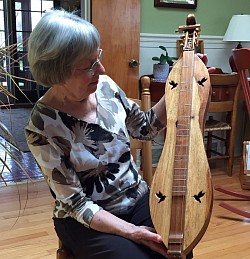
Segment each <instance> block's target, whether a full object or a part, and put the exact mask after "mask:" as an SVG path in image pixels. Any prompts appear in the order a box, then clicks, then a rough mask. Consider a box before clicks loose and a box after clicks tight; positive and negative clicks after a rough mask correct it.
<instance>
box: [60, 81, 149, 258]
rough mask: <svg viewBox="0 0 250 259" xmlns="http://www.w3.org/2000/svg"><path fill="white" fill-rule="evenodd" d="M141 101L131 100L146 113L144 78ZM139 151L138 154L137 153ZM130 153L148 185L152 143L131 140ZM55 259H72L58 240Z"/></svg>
mask: <svg viewBox="0 0 250 259" xmlns="http://www.w3.org/2000/svg"><path fill="white" fill-rule="evenodd" d="M141 86H142V89H141V99H140V100H139V99H132V100H133V101H135V102H136V103H138V104H139V105H140V106H141V108H142V110H143V111H147V110H149V109H150V107H151V97H150V91H149V86H150V78H149V77H147V76H145V77H143V78H141ZM138 150H140V152H138ZM131 153H132V155H133V157H134V160H136V157H137V154H138V153H140V154H141V156H140V157H141V158H140V159H141V163H140V170H139V172H140V174H141V175H142V176H143V178H144V179H145V181H146V182H147V183H148V184H149V185H150V184H151V182H152V179H153V173H152V171H153V170H152V143H151V141H145V142H142V141H139V140H135V139H132V138H131ZM57 259H74V256H73V255H72V253H71V251H69V249H67V248H66V247H65V245H64V244H62V242H61V240H60V239H59V248H58V249H57Z"/></svg>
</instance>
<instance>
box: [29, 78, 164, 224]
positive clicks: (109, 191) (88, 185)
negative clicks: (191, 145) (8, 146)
mask: <svg viewBox="0 0 250 259" xmlns="http://www.w3.org/2000/svg"><path fill="white" fill-rule="evenodd" d="M96 99H97V118H96V123H87V122H85V121H82V120H79V119H77V118H75V117H72V116H70V115H68V114H66V113H63V112H60V111H59V110H56V109H53V108H51V107H48V106H46V105H44V104H43V103H42V102H39V101H38V102H37V103H36V105H35V106H34V108H33V110H32V112H31V116H30V120H29V122H28V125H27V126H26V128H25V134H26V139H27V143H28V145H29V148H30V151H31V152H32V154H33V156H34V157H35V159H36V161H37V163H38V165H39V167H40V168H41V171H42V173H43V175H44V177H45V179H46V180H47V182H48V185H49V187H50V188H51V190H52V193H53V194H54V196H55V198H56V202H55V210H54V217H57V218H64V217H73V218H75V219H76V220H77V221H79V222H81V223H82V224H84V225H85V226H86V227H89V224H90V222H91V219H92V218H93V216H94V214H95V213H96V212H97V211H99V210H101V209H105V210H107V211H109V212H111V213H113V214H115V215H119V214H122V213H125V212H126V211H127V210H128V208H129V207H131V206H133V205H134V204H135V203H136V201H137V200H138V199H139V198H140V197H141V196H142V195H143V194H144V193H146V192H147V191H148V186H147V184H146V182H145V181H144V180H143V179H142V178H141V176H140V175H139V174H138V170H137V167H136V165H135V163H134V161H133V158H132V156H131V153H130V142H129V135H131V136H132V137H134V138H138V139H141V140H149V139H152V138H153V137H154V136H155V135H156V134H157V133H158V132H159V131H160V130H161V129H162V128H163V127H164V126H163V125H162V124H161V123H160V121H159V120H158V119H157V118H156V116H155V113H154V112H153V110H152V109H151V110H149V111H148V112H147V113H144V112H142V111H141V110H140V109H139V107H138V105H137V104H136V103H134V102H132V101H131V100H130V99H128V98H126V96H125V94H124V92H123V91H122V90H121V89H120V88H119V87H118V86H117V85H116V84H115V82H114V81H112V80H111V79H110V78H109V77H108V76H106V75H105V76H104V75H103V76H100V78H99V83H98V87H97V91H96Z"/></svg>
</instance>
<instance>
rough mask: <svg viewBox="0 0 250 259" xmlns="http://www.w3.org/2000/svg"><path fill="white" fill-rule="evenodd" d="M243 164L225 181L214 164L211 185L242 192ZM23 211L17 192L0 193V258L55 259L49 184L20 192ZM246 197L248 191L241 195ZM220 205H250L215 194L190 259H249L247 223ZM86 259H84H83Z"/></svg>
mask: <svg viewBox="0 0 250 259" xmlns="http://www.w3.org/2000/svg"><path fill="white" fill-rule="evenodd" d="M240 165H241V160H239V159H236V161H235V166H234V171H233V176H232V177H228V176H227V174H226V166H225V164H224V163H222V161H213V162H212V168H211V172H212V182H213V185H214V186H215V185H222V186H224V187H226V188H230V189H231V190H235V191H242V189H241V186H240V181H239V170H240ZM19 191H20V194H21V197H20V198H21V201H22V208H23V206H24V204H25V203H26V202H27V205H26V208H25V210H24V211H23V209H22V210H21V215H20V217H19V218H18V215H19V198H18V190H17V187H16V186H9V187H0V204H1V206H0V233H1V235H0V258H4V259H14V258H15V259H17V258H20V259H45V258H46V259H55V258H56V249H57V248H58V239H57V236H56V234H55V232H54V227H53V224H52V210H53V203H54V200H53V198H52V197H51V194H50V192H49V189H48V187H47V184H46V183H45V182H37V183H35V184H30V183H29V185H28V195H29V197H28V199H27V185H26V184H23V185H20V186H19ZM245 192H246V193H249V191H245ZM221 201H226V202H227V203H229V204H231V205H234V206H237V207H238V208H240V209H244V210H248V211H250V203H249V201H242V200H241V199H236V198H233V197H230V196H228V195H226V194H223V193H220V192H217V191H214V206H213V211H212V217H211V219H210V224H209V226H208V228H207V231H206V233H205V234H204V236H203V237H202V239H201V241H200V242H199V243H198V245H197V246H196V247H195V249H194V259H211V258H213V259H238V258H240V259H249V254H250V242H249V233H250V220H248V219H246V218H244V217H241V216H239V215H236V214H234V213H231V212H230V211H227V210H225V209H223V208H222V207H220V206H219V203H220V202H221ZM86 259H87V258H86Z"/></svg>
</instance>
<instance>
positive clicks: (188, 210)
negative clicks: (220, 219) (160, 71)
mask: <svg viewBox="0 0 250 259" xmlns="http://www.w3.org/2000/svg"><path fill="white" fill-rule="evenodd" d="M183 57H184V58H180V59H179V60H178V62H177V63H176V65H175V66H174V67H173V69H172V71H171V73H170V75H169V77H168V80H167V82H166V89H165V92H166V111H167V133H166V138H165V143H164V147H163V152H162V155H161V158H160V161H159V163H158V166H157V169H156V172H155V176H154V178H153V182H152V185H151V194H150V210H151V216H152V220H153V223H154V225H155V228H156V230H157V232H158V233H159V234H160V235H162V238H163V241H164V243H165V245H166V246H167V247H168V249H169V253H171V254H177V253H178V251H181V252H183V253H184V254H188V253H189V252H190V251H191V250H192V249H193V248H194V247H195V245H196V244H197V243H198V242H199V240H200V239H201V237H202V235H203V234H204V233H205V230H206V228H207V225H208V223H209V219H210V215H211V210H212V199H213V198H212V195H213V191H212V185H211V175H210V169H209V165H208V161H207V156H206V152H205V149H204V143H203V134H202V130H203V127H204V119H205V118H204V114H205V111H206V107H207V103H208V96H209V92H210V81H209V75H208V72H207V69H206V67H205V66H204V64H203V63H202V62H201V61H200V59H199V58H198V57H197V56H196V55H194V52H184V53H183ZM203 79H205V80H203ZM199 81H204V82H203V83H202V84H200V83H199ZM158 193H162V194H163V195H164V196H165V200H164V201H162V202H161V201H159V197H157V196H158ZM199 193H203V194H204V197H201V198H200V200H199V199H198V200H197V199H196V198H195V196H197V195H199Z"/></svg>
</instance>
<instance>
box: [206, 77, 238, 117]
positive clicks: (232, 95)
mask: <svg viewBox="0 0 250 259" xmlns="http://www.w3.org/2000/svg"><path fill="white" fill-rule="evenodd" d="M210 82H211V86H212V93H211V101H210V103H209V106H208V112H228V111H233V110H234V107H235V105H237V99H238V94H239V74H238V73H230V74H210Z"/></svg>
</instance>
